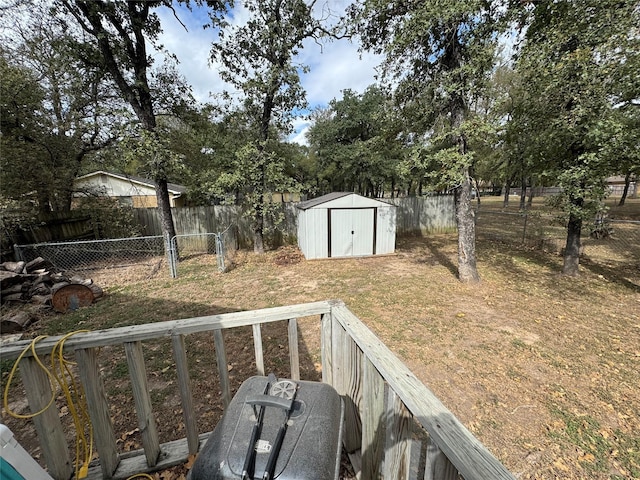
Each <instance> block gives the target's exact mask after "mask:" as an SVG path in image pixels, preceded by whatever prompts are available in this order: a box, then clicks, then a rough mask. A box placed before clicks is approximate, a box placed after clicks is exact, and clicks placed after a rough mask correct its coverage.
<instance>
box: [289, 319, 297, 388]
mask: <svg viewBox="0 0 640 480" xmlns="http://www.w3.org/2000/svg"><path fill="white" fill-rule="evenodd" d="M287 333H288V337H289V364H290V366H291V380H300V354H299V353H298V321H297V320H296V319H295V318H290V319H289V321H288V325H287Z"/></svg>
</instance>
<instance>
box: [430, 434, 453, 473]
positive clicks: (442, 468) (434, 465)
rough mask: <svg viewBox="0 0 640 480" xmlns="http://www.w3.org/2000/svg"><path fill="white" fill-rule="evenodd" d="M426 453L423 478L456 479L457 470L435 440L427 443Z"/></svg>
mask: <svg viewBox="0 0 640 480" xmlns="http://www.w3.org/2000/svg"><path fill="white" fill-rule="evenodd" d="M429 440H431V439H429ZM426 453H427V455H426V461H425V469H424V480H458V478H459V475H458V470H457V469H456V467H454V466H453V464H452V463H451V461H450V460H449V459H448V458H447V456H446V455H445V454H444V452H443V451H442V450H441V449H440V447H438V445H436V444H435V442H433V441H429V442H428V443H427V452H426Z"/></svg>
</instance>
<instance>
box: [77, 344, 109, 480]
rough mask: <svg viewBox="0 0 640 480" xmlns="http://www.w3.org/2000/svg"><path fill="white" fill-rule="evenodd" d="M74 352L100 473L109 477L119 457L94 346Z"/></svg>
mask: <svg viewBox="0 0 640 480" xmlns="http://www.w3.org/2000/svg"><path fill="white" fill-rule="evenodd" d="M75 354H76V360H77V361H78V372H79V374H80V381H81V382H82V386H83V387H84V392H85V395H86V398H87V407H88V409H89V416H90V417H91V424H92V425H93V437H94V439H95V445H96V450H98V455H99V456H100V468H101V469H102V476H103V478H112V477H113V473H114V472H115V471H116V468H118V463H119V462H120V458H119V456H118V451H117V449H116V441H115V434H114V432H113V423H112V422H111V415H110V414H109V403H108V402H107V394H106V392H105V389H104V383H103V381H102V373H101V372H100V365H99V363H98V355H97V352H96V349H95V348H80V349H78V350H76V352H75Z"/></svg>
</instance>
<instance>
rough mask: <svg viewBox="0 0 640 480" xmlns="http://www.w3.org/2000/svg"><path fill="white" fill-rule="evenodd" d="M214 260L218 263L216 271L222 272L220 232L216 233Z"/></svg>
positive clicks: (222, 258) (222, 259)
mask: <svg viewBox="0 0 640 480" xmlns="http://www.w3.org/2000/svg"><path fill="white" fill-rule="evenodd" d="M216 262H217V263H218V271H219V272H224V270H225V267H224V243H223V241H222V234H220V233H218V234H216Z"/></svg>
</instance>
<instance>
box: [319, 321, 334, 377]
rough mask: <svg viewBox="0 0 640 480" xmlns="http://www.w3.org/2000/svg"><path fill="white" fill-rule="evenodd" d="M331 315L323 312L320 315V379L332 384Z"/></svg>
mask: <svg viewBox="0 0 640 480" xmlns="http://www.w3.org/2000/svg"><path fill="white" fill-rule="evenodd" d="M331 323H332V319H331V315H330V314H328V313H323V314H322V315H321V317H320V361H321V362H322V364H321V365H322V381H323V382H324V383H328V384H329V385H333V384H334V381H333V358H332V355H331V341H332V340H331V339H332V335H331Z"/></svg>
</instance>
